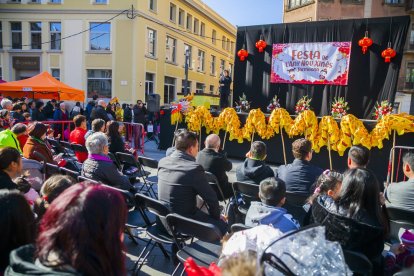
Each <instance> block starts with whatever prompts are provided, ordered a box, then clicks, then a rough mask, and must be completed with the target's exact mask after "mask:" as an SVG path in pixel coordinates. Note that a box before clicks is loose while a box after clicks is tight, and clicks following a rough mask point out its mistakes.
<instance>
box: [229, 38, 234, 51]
mask: <svg viewBox="0 0 414 276" xmlns="http://www.w3.org/2000/svg"><path fill="white" fill-rule="evenodd" d="M230 52H232V53H234V42H233V41H230Z"/></svg>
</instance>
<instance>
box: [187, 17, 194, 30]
mask: <svg viewBox="0 0 414 276" xmlns="http://www.w3.org/2000/svg"><path fill="white" fill-rule="evenodd" d="M186 27H187V30H190V31H191V29H192V27H193V16H192V15H191V14H188V13H187V26H186Z"/></svg>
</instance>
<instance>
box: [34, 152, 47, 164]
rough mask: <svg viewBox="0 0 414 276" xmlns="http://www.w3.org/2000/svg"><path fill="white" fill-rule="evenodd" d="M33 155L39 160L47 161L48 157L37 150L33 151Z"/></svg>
mask: <svg viewBox="0 0 414 276" xmlns="http://www.w3.org/2000/svg"><path fill="white" fill-rule="evenodd" d="M33 157H34V158H36V159H37V161H39V162H43V163H46V157H45V156H44V155H43V154H41V153H40V152H38V151H36V150H35V151H34V152H33Z"/></svg>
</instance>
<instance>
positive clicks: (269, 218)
mask: <svg viewBox="0 0 414 276" xmlns="http://www.w3.org/2000/svg"><path fill="white" fill-rule="evenodd" d="M245 224H246V225H247V226H250V227H254V226H258V225H272V226H273V227H274V228H277V229H279V230H280V231H281V232H283V233H286V232H289V231H292V230H297V229H299V227H300V225H299V223H298V222H297V221H296V220H295V219H294V218H293V217H292V215H290V214H288V213H287V211H286V209H284V208H282V207H273V206H269V205H266V204H264V203H262V202H258V201H253V202H252V203H251V204H250V208H249V210H248V211H247V214H246V220H245Z"/></svg>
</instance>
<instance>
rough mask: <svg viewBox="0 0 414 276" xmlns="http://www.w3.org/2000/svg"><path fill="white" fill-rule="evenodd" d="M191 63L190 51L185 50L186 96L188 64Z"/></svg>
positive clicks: (186, 90)
mask: <svg viewBox="0 0 414 276" xmlns="http://www.w3.org/2000/svg"><path fill="white" fill-rule="evenodd" d="M189 61H190V50H189V49H187V50H185V67H184V74H185V80H184V96H187V95H188V92H189V91H188V64H189Z"/></svg>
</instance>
